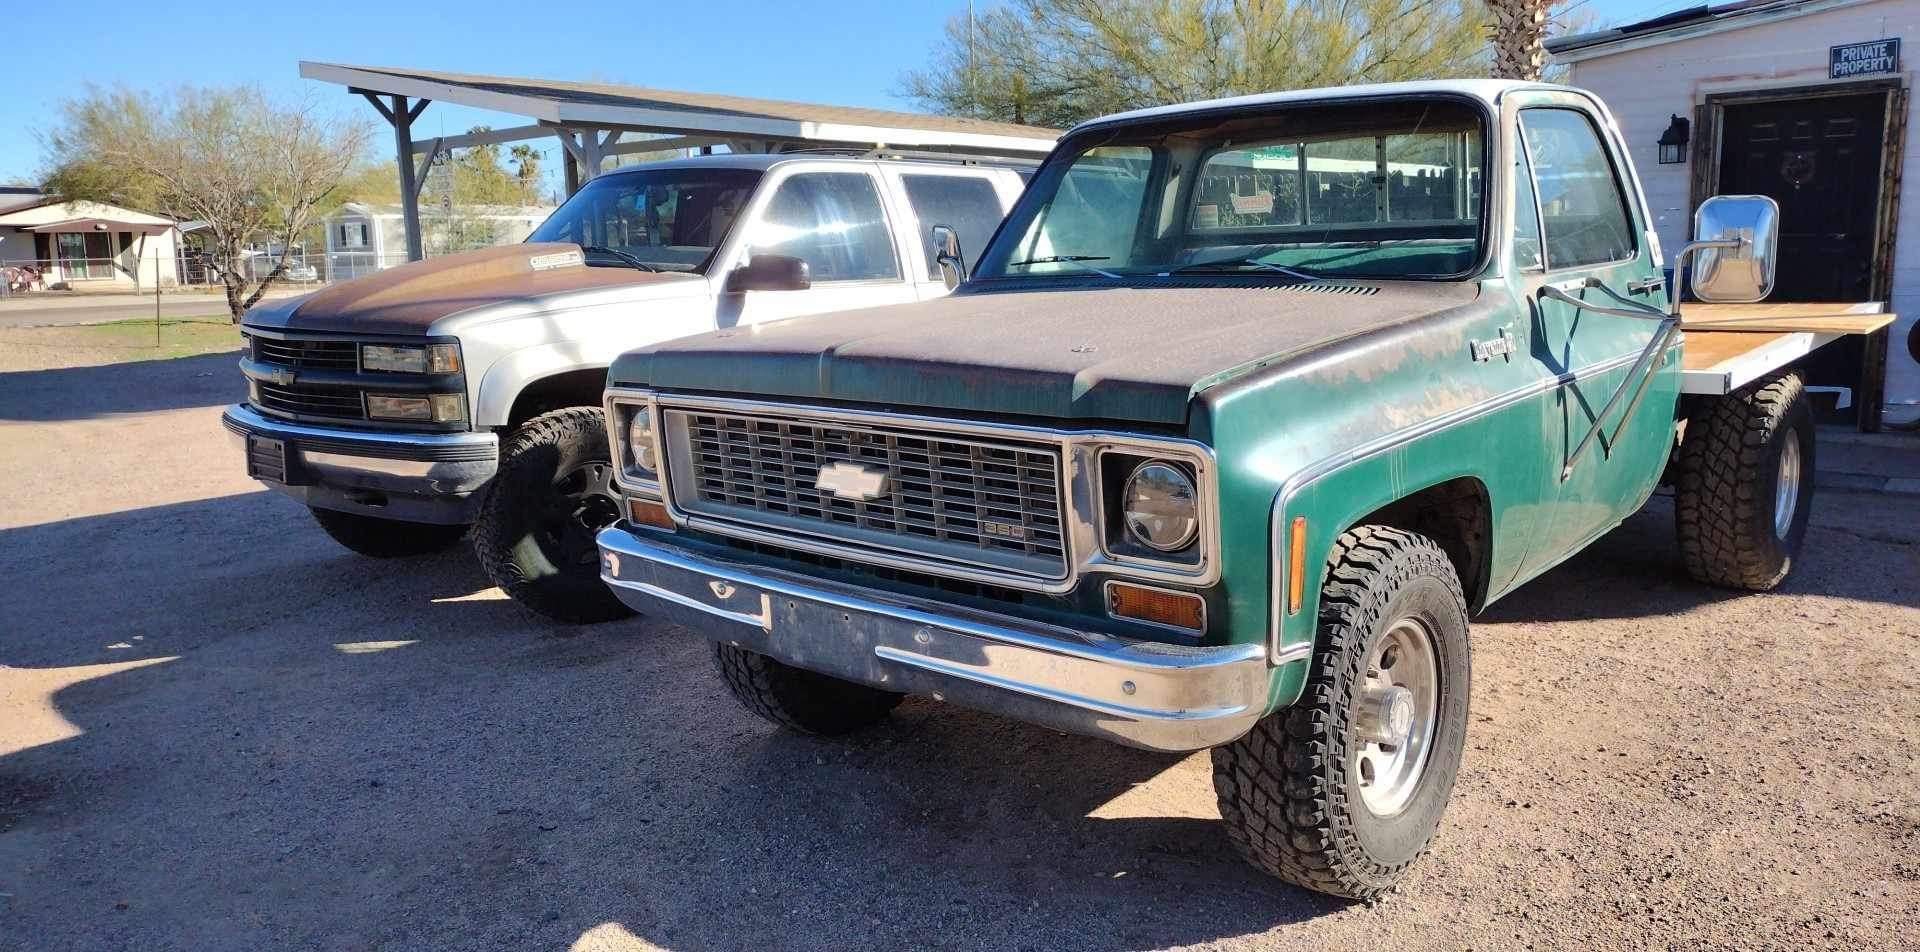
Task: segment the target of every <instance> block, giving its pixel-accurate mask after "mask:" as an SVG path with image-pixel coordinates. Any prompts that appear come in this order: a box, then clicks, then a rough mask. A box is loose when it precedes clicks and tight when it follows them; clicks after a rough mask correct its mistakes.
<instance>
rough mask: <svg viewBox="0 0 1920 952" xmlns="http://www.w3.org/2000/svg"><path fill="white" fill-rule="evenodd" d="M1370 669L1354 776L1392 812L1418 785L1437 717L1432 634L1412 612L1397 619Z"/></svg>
mask: <svg viewBox="0 0 1920 952" xmlns="http://www.w3.org/2000/svg"><path fill="white" fill-rule="evenodd" d="M1366 670H1367V675H1366V681H1365V682H1364V683H1363V684H1362V685H1361V686H1360V697H1359V699H1358V702H1357V703H1356V704H1355V706H1354V729H1355V732H1356V734H1357V737H1356V740H1357V741H1358V743H1357V744H1356V745H1355V747H1354V754H1353V756H1354V776H1355V777H1357V778H1359V787H1360V799H1361V801H1362V802H1364V803H1365V804H1366V806H1367V809H1368V810H1369V811H1371V812H1372V813H1373V814H1374V815H1375V816H1383V817H1386V816H1393V815H1395V814H1397V813H1399V812H1400V811H1401V810H1404V809H1406V807H1407V803H1408V802H1409V801H1410V800H1412V799H1413V795H1414V792H1415V791H1417V790H1418V789H1419V787H1420V776H1421V774H1422V772H1424V771H1425V770H1426V766H1427V753H1428V751H1429V750H1430V749H1431V747H1432V746H1433V732H1434V725H1435V724H1436V723H1437V722H1438V720H1439V711H1440V673H1439V667H1438V663H1437V659H1436V657H1435V652H1434V647H1433V636H1432V634H1431V633H1429V632H1428V631H1427V628H1426V626H1425V625H1423V624H1421V623H1420V622H1419V621H1417V620H1415V619H1412V618H1403V619H1401V620H1400V621H1398V622H1395V623H1394V624H1393V626H1392V627H1391V628H1388V629H1387V630H1386V631H1385V632H1384V633H1382V634H1381V636H1380V639H1379V641H1377V642H1376V643H1375V644H1374V647H1373V651H1372V652H1371V653H1370V654H1369V656H1368V658H1367V669H1366Z"/></svg>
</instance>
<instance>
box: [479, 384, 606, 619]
mask: <svg viewBox="0 0 1920 952" xmlns="http://www.w3.org/2000/svg"><path fill="white" fill-rule="evenodd" d="M604 421H605V415H604V414H603V413H602V412H601V411H600V410H599V409H598V408H596V407H569V408H567V409H564V410H554V411H551V412H548V413H543V414H541V415H539V416H537V417H534V418H533V419H531V420H528V421H527V422H525V423H523V424H521V425H520V428H519V429H517V430H515V431H513V434H512V435H511V436H509V437H508V438H507V441H506V445H505V446H503V447H501V450H500V472H499V473H498V474H496V475H495V476H494V478H493V485H492V486H491V487H490V488H488V490H487V495H486V498H485V499H484V500H482V502H481V504H480V516H479V518H478V519H477V520H475V522H474V524H473V551H474V555H475V556H477V557H478V558H479V560H480V568H481V569H482V570H483V571H484V572H486V574H487V578H488V579H489V580H491V581H492V582H493V584H495V585H498V586H500V588H501V590H503V591H505V592H506V593H507V596H508V597H509V598H512V599H513V600H514V601H517V602H519V603H520V604H522V605H525V606H526V607H528V608H530V609H532V610H533V611H536V612H538V613H540V614H542V615H545V616H546V617H548V618H551V619H554V620H555V621H562V622H567V623H569V624H589V623H592V622H602V621H613V620H614V619H617V618H625V617H627V616H629V615H632V614H633V610H632V609H630V608H628V607H627V606H626V605H624V604H621V602H620V600H619V599H618V598H615V597H614V594H613V592H612V591H611V590H609V589H608V588H607V586H606V583H604V582H602V581H600V555H599V550H598V548H597V547H596V545H595V543H594V536H595V535H596V534H597V533H598V532H599V531H600V530H601V529H603V528H605V527H606V526H608V525H611V524H612V523H613V522H614V521H615V520H616V519H618V518H619V517H620V503H619V494H618V493H617V492H616V491H615V490H614V488H613V457H612V454H611V453H609V452H608V450H607V427H606V423H605V422H604Z"/></svg>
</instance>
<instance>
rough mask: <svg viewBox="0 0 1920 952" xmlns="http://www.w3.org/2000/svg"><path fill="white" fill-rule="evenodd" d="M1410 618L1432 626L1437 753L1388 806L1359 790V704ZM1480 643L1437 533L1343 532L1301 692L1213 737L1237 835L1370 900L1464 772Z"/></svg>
mask: <svg viewBox="0 0 1920 952" xmlns="http://www.w3.org/2000/svg"><path fill="white" fill-rule="evenodd" d="M1403 618H1415V619H1417V620H1419V621H1420V622H1421V623H1422V624H1423V625H1425V626H1426V627H1427V628H1428V630H1429V632H1430V635H1431V639H1432V643H1433V648H1434V651H1435V654H1436V658H1435V668H1436V670H1437V672H1438V674H1439V685H1440V687H1439V692H1438V700H1437V703H1436V713H1435V723H1434V732H1433V737H1432V740H1431V742H1430V744H1431V746H1430V747H1429V749H1428V754H1427V758H1428V759H1427V761H1426V766H1425V768H1424V769H1423V770H1422V771H1421V773H1420V775H1419V778H1418V780H1417V781H1416V786H1415V788H1414V792H1413V793H1412V794H1411V799H1409V800H1408V801H1407V803H1406V805H1405V807H1404V808H1402V809H1401V810H1400V811H1399V812H1397V813H1395V814H1393V815H1391V816H1384V817H1382V816H1376V815H1374V814H1373V812H1372V811H1371V810H1370V809H1369V808H1368V807H1367V805H1366V804H1365V802H1364V801H1363V800H1362V798H1361V795H1360V789H1359V786H1358V771H1357V769H1356V767H1355V761H1354V757H1353V754H1354V752H1355V750H1356V749H1357V748H1356V735H1355V731H1354V726H1353V724H1352V722H1351V721H1352V717H1351V715H1352V712H1353V704H1354V701H1355V700H1356V698H1357V697H1358V694H1359V691H1360V688H1361V685H1362V684H1363V683H1364V679H1365V677H1366V671H1365V664H1366V659H1367V658H1368V657H1369V653H1370V651H1371V650H1372V647H1373V645H1374V643H1375V642H1376V640H1377V639H1379V638H1380V637H1381V636H1382V635H1383V634H1384V633H1385V632H1386V631H1387V630H1388V629H1389V628H1390V627H1391V626H1392V625H1393V624H1394V623H1395V622H1397V621H1398V620H1400V619H1403ZM1470 651H1471V647H1470V643H1469V639H1468V634H1467V604H1466V599H1465V598H1464V597H1462V595H1461V592H1460V580H1459V577H1458V575H1457V574H1456V572H1455V571H1454V567H1453V563H1452V562H1451V561H1450V560H1449V559H1448V558H1447V555H1446V553H1445V552H1444V551H1442V550H1441V548H1440V546H1439V545H1438V544H1436V543H1435V542H1434V541H1433V540H1431V539H1429V538H1427V537H1425V536H1422V535H1417V534H1415V533H1411V532H1407V531H1404V530H1400V529H1393V528H1389V527H1386V526H1360V527H1358V528H1355V529H1352V530H1349V531H1348V532H1346V533H1343V534H1342V535H1341V536H1340V538H1339V540H1338V541H1337V542H1336V543H1335V544H1334V548H1333V552H1332V554H1331V555H1330V557H1329V559H1328V569H1327V581H1326V583H1325V584H1324V585H1323V586H1322V588H1321V591H1320V612H1319V625H1318V635H1317V636H1316V640H1315V644H1314V653H1313V661H1312V665H1313V667H1312V670H1311V671H1310V672H1309V674H1308V676H1307V683H1306V686H1305V688H1304V689H1303V691H1302V692H1301V695H1300V698H1299V700H1297V701H1296V702H1295V703H1294V704H1293V706H1292V707H1290V708H1286V709H1284V710H1279V711H1275V712H1274V713H1272V714H1269V715H1267V717H1265V718H1264V719H1262V720H1261V721H1260V722H1259V723H1258V724H1256V725H1254V728H1253V730H1252V731H1250V732H1249V733H1248V734H1247V735H1246V736H1245V737H1242V738H1241V739H1239V740H1236V741H1234V742H1233V743H1230V744H1226V745H1224V746H1221V747H1216V748H1214V749H1213V786H1214V793H1215V795H1216V796H1217V797H1218V798H1219V803H1220V816H1221V819H1223V820H1224V821H1225V822H1226V827H1227V836H1228V839H1229V841H1231V842H1232V843H1233V846H1234V848H1235V849H1236V850H1238V851H1239V852H1240V854H1241V855H1242V856H1244V857H1245V858H1246V859H1247V860H1248V861H1249V862H1251V863H1252V864H1253V865H1255V866H1257V867H1259V868H1260V869H1262V870H1265V871H1266V872H1268V873H1271V874H1273V875H1275V876H1278V877H1280V878H1281V879H1284V880H1286V881H1287V882H1290V883H1293V884H1295V885H1298V886H1304V887H1306V888H1307V889H1312V890H1315V891H1317V892H1323V893H1330V894H1332V895H1335V896H1345V897H1348V898H1351V899H1362V900H1370V899H1374V898H1376V897H1378V896H1379V895H1380V894H1382V893H1384V892H1386V891H1387V890H1389V889H1392V888H1393V886H1394V885H1395V884H1396V883H1398V882H1399V880H1400V878H1401V876H1402V875H1403V874H1404V873H1405V872H1406V870H1407V868H1408V867H1409V866H1411V865H1412V864H1413V862H1414V860H1416V859H1418V858H1419V856H1420V854H1422V853H1424V852H1425V851H1426V849H1427V845H1428V844H1429V843H1430V842H1431V840H1432V838H1433V835H1434V832H1435V831H1436V830H1437V829H1438V828H1439V825H1440V817H1441V814H1442V813H1443V812H1444V811H1445V809H1446V805H1447V798H1448V797H1449V796H1450V795H1451V793H1452V791H1453V782H1454V778H1455V777H1456V776H1457V775H1458V774H1459V770H1460V758H1461V752H1462V750H1463V749H1464V747H1465V743H1466V732H1467V699H1468V695H1469V693H1470V691H1471V688H1472V684H1471V679H1472V664H1471V658H1470Z"/></svg>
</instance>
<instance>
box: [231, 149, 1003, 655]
mask: <svg viewBox="0 0 1920 952" xmlns="http://www.w3.org/2000/svg"><path fill="white" fill-rule="evenodd" d="M1030 171H1031V164H1030V163H1029V164H1025V165H1023V164H1021V163H1019V162H1016V161H1008V162H998V161H992V160H980V159H965V158H960V157H915V156H898V155H893V156H887V155H879V154H873V155H838V154H806V153H799V154H771V155H719V156H703V157H695V158H688V159H683V160H676V161H669V162H659V163H653V164H648V165H642V166H636V167H632V168H627V169H619V170H615V171H613V172H609V173H606V174H603V175H600V176H599V177H597V178H595V179H593V180H591V181H590V182H588V183H587V184H586V185H585V186H584V187H583V188H582V189H581V190H580V191H579V192H578V193H576V194H575V195H574V196H573V197H572V198H570V199H569V200H568V201H567V202H566V203H565V204H564V205H562V206H561V207H560V208H559V209H558V210H556V211H555V212H554V213H553V215H552V217H551V218H549V219H548V220H547V221H546V222H545V223H544V224H542V225H541V226H540V227H539V228H538V229H537V230H535V231H534V232H533V234H532V235H531V236H530V237H529V238H528V240H527V242H526V243H525V244H520V245H509V246H502V247H496V248H489V249H483V250H480V251H474V252H468V253H465V254H458V255H451V256H447V257H441V258H434V259H431V260H428V261H423V262H416V263H413V264H408V265H403V266H401V267H398V268H394V269H391V270H388V271H383V272H380V273H377V274H375V275H373V276H370V277H367V278H363V279H360V280H357V281H352V282H347V283H344V284H340V285H336V286H333V287H330V288H327V289H325V290H322V291H319V292H317V293H314V294H310V295H305V296H302V297H297V298H289V299H286V300H276V301H268V302H265V303H262V304H260V305H259V306H257V307H255V308H254V309H253V310H252V311H250V312H249V313H248V315H247V317H246V319H245V321H244V324H243V327H242V330H243V332H244V334H245V336H246V346H247V352H246V356H245V358H244V359H243V360H242V361H241V371H242V372H243V373H244V374H245V375H246V378H247V385H248V398H247V400H246V402H244V403H241V404H239V405H237V406H234V407H231V408H229V409H228V410H227V411H226V414H225V417H224V422H225V425H226V426H227V428H228V429H229V430H231V431H232V432H234V433H235V434H236V435H237V436H239V437H240V438H241V440H242V442H243V445H244V446H245V459H246V462H247V467H248V472H249V473H250V474H251V475H253V476H254V477H256V478H258V479H260V480H261V481H262V482H264V483H266V484H267V485H268V486H270V487H272V488H274V489H276V490H279V491H281V492H283V493H285V494H287V495H289V496H292V497H293V498H295V499H297V500H299V501H300V502H302V503H305V504H306V505H307V506H309V507H310V508H311V509H312V511H313V514H314V516H315V518H316V519H317V520H318V521H319V523H320V525H321V527H322V528H324V529H325V530H326V531H327V532H328V533H329V534H330V535H332V536H333V538H334V539H336V540H338V541H339V542H341V543H342V544H344V545H345V546H346V547H347V548H349V549H352V550H354V551H356V552H359V553H361V554H364V555H369V556H397V555H411V554H418V553H422V552H427V551H433V550H436V549H439V548H442V547H444V546H447V545H449V544H452V543H453V542H455V541H456V540H458V539H460V538H461V537H462V536H464V535H467V534H469V533H470V534H471V536H472V539H473V543H474V546H475V549H476V551H477V553H478V555H479V556H480V559H481V564H482V566H483V567H484V568H485V569H486V571H487V574H488V576H489V577H490V578H491V579H492V580H493V581H495V582H496V583H497V584H499V585H501V586H502V587H503V588H504V589H505V590H506V591H507V592H508V594H509V595H511V596H513V597H514V598H516V599H518V600H520V601H521V602H522V603H523V604H526V605H527V606H528V607H530V608H532V609H534V610H536V611H539V612H541V613H543V614H546V615H548V616H550V617H554V618H556V619H560V620H564V621H574V622H584V621H596V620H604V619H608V618H613V617H619V616H622V615H624V614H626V610H625V608H624V607H623V606H622V605H621V604H620V602H619V601H617V600H616V599H615V598H614V597H613V596H612V595H611V594H609V593H608V592H607V591H606V590H605V589H604V588H603V587H602V586H601V584H600V582H599V580H598V577H597V572H596V569H595V565H596V555H595V551H594V548H593V532H594V531H596V530H597V529H599V528H600V527H602V526H604V525H605V524H607V523H608V522H610V521H611V520H612V519H613V517H614V515H615V514H616V512H617V501H616V499H615V497H614V495H613V491H612V485H611V481H610V457H609V456H608V453H607V447H606V437H605V433H606V429H605V427H604V425H603V423H602V421H601V420H600V417H599V403H600V393H601V390H602V388H603V386H604V377H605V371H606V367H607V365H608V364H610V363H611V362H612V361H613V359H614V357H615V356H616V355H618V354H619V353H621V352H622V351H625V350H629V349H632V348H634V347H636V346H640V345H642V344H646V343H650V342H654V341H661V340H666V339H670V338H673V337H680V336H685V335H688V334H693V333H697V332H700V331H708V330H713V329H716V328H748V327H754V326H757V325H763V324H767V323H770V322H775V321H780V320H785V319H788V318H793V317H797V316H801V315H806V314H815V313H821V312H828V311H838V310H844V309H849V308H862V307H873V306H878V305H887V304H906V303H912V302H916V301H924V300H928V299H931V298H936V297H940V296H944V295H945V294H946V293H947V290H948V288H947V285H946V284H945V283H944V282H943V280H942V272H941V270H940V268H939V266H938V265H937V264H936V263H935V262H934V254H935V249H934V247H933V245H932V243H931V242H932V238H931V227H932V225H934V224H936V223H938V224H944V225H947V226H949V228H950V230H953V231H956V232H957V233H959V234H961V235H963V236H965V237H966V238H967V240H969V241H970V242H978V243H979V244H976V245H975V247H980V246H981V245H982V244H984V241H985V239H986V236H987V235H989V234H991V232H992V230H993V228H994V227H995V226H996V225H997V224H998V223H999V221H1000V219H1001V217H1002V216H1003V215H1004V213H1005V211H1006V209H1007V208H1009V207H1011V205H1012V204H1013V201H1014V199H1015V198H1016V197H1017V196H1018V195H1019V193H1020V190H1021V188H1022V187H1023V185H1024V180H1023V177H1022V176H1023V174H1024V173H1029V172H1030Z"/></svg>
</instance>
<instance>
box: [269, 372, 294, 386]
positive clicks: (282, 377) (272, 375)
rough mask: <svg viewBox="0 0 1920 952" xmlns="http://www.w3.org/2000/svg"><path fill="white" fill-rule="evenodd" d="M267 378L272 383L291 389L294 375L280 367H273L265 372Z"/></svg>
mask: <svg viewBox="0 0 1920 952" xmlns="http://www.w3.org/2000/svg"><path fill="white" fill-rule="evenodd" d="M267 378H268V379H269V380H272V381H273V382H274V383H277V384H279V385H280V386H282V387H291V386H293V378H294V374H293V371H291V370H285V369H282V368H280V367H275V368H273V369H272V370H269V371H267Z"/></svg>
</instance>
